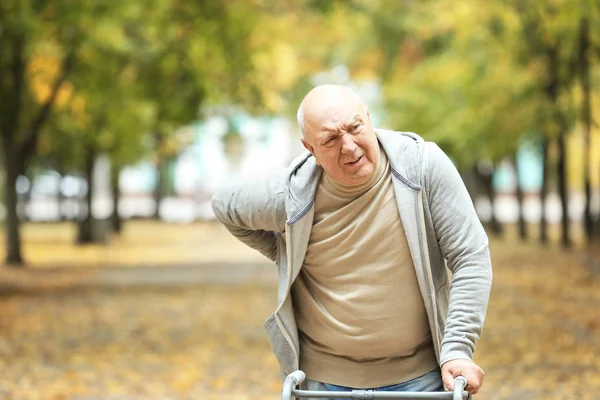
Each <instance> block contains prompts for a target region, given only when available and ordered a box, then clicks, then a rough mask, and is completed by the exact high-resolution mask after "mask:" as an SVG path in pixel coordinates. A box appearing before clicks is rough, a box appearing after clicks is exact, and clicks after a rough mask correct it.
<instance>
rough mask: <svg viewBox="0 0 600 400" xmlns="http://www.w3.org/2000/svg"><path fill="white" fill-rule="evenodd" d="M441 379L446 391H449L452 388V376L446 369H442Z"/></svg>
mask: <svg viewBox="0 0 600 400" xmlns="http://www.w3.org/2000/svg"><path fill="white" fill-rule="evenodd" d="M458 375H459V374H457V376H458ZM442 381H443V382H444V387H445V388H446V389H447V390H448V391H450V392H451V391H453V390H454V376H453V375H452V373H450V372H449V371H448V370H443V371H442Z"/></svg>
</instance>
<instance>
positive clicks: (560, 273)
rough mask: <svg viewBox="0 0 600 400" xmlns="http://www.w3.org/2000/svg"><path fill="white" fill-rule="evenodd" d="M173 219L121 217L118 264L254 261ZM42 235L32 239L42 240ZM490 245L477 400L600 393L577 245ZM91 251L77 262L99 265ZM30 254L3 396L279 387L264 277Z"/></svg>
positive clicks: (597, 321)
mask: <svg viewBox="0 0 600 400" xmlns="http://www.w3.org/2000/svg"><path fill="white" fill-rule="evenodd" d="M151 227H152V229H149V228H151ZM176 228H177V227H163V226H155V225H154V226H153V225H148V224H142V225H134V226H133V227H130V228H128V229H129V230H128V231H127V233H126V235H125V236H124V238H123V239H120V240H121V241H123V242H125V241H129V243H130V244H131V245H132V249H134V250H133V251H134V254H131V255H128V257H129V258H128V260H130V261H129V263H123V262H121V263H118V264H119V265H127V266H125V267H123V268H131V266H135V265H152V264H153V261H156V260H155V259H156V257H157V254H159V253H160V254H162V257H161V258H159V259H158V263H159V264H162V265H168V257H167V255H168V254H169V253H171V252H173V253H178V252H183V251H188V252H192V253H194V254H175V255H174V257H173V258H174V259H175V261H176V263H178V264H181V263H184V262H186V263H188V262H189V263H190V268H208V266H210V265H212V263H214V262H216V260H218V259H219V257H218V253H216V252H215V251H214V248H227V249H228V252H227V253H226V254H225V255H223V256H222V259H224V260H226V261H227V262H233V261H235V260H236V259H237V260H238V261H239V262H240V266H239V267H230V268H231V271H230V273H231V274H232V275H233V274H238V273H239V272H238V271H240V268H244V267H245V265H242V264H247V263H248V261H249V260H250V261H252V262H255V261H256V260H259V259H258V258H253V257H255V256H254V255H251V254H250V253H248V252H246V250H245V249H243V248H241V247H239V245H238V244H237V242H235V241H234V240H231V239H230V238H229V237H228V236H227V235H225V234H224V232H223V231H222V230H221V229H220V228H219V227H218V226H215V225H195V226H192V227H179V229H176ZM30 229H33V228H31V227H30ZM44 229H46V230H47V232H52V230H51V229H49V227H45V228H44ZM54 229H55V230H57V231H58V232H59V234H58V236H57V237H58V238H59V239H56V238H55V239H54V241H55V242H54V246H55V247H57V248H62V247H64V248H65V249H67V248H68V247H69V246H68V241H67V239H70V238H69V237H68V235H64V232H63V233H60V232H61V231H60V230H61V229H63V228H62V227H56V226H55V227H54ZM33 231H34V230H32V232H33ZM36 232H37V231H36ZM148 232H152V233H148ZM207 232H208V234H207ZM37 233H38V234H39V236H38V237H36V238H35V240H34V241H35V243H38V244H42V243H44V238H45V236H44V235H42V234H40V233H39V232H37ZM61 235H63V236H64V239H60V238H61V237H63V236H61ZM31 237H32V236H31V234H29V236H28V240H31ZM46 239H47V238H46ZM195 239H197V240H195ZM144 243H147V246H146V247H148V250H147V251H146V252H144V251H142V248H143V247H144V246H143V244H144ZM192 244H193V245H192ZM29 245H31V241H30V242H29ZM116 246H117V250H116V251H121V252H122V254H125V253H126V246H125V245H122V244H119V243H117V244H116ZM119 246H122V247H121V248H119ZM169 246H171V247H169ZM157 247H159V248H160V250H157ZM135 249H137V250H135ZM184 249H187V250H184ZM205 249H207V250H206V251H207V253H208V254H209V255H210V257H208V258H207V259H203V258H202V255H201V254H202V252H203V251H205ZM211 249H213V250H211ZM84 250H85V248H84V249H76V250H73V251H74V252H77V251H84ZM33 251H34V252H35V251H40V252H45V251H48V249H47V248H45V247H44V246H41V247H36V248H34V250H33ZM61 251H62V250H61ZM64 251H65V252H67V250H64ZM94 251H96V253H95V256H94V257H96V258H97V259H106V258H110V257H111V256H108V255H106V254H104V253H103V252H111V251H115V250H114V249H113V248H112V246H105V247H97V248H95V249H94ZM163 252H166V253H165V254H163ZM492 252H493V258H494V270H495V275H494V289H493V293H492V298H491V301H490V308H489V311H488V319H487V323H486V326H485V330H484V333H483V338H482V340H481V341H480V344H479V346H478V350H477V354H476V360H477V361H478V362H479V363H480V365H482V367H483V368H484V369H485V371H486V378H485V384H484V389H483V390H482V392H480V395H477V397H476V398H479V399H512V398H520V399H598V398H600V395H598V393H600V280H599V279H596V280H593V279H591V278H590V277H589V276H588V275H587V274H586V272H585V269H584V268H583V263H582V258H581V256H580V255H577V254H566V253H563V252H561V251H558V250H554V249H549V250H548V249H546V250H541V249H539V248H537V247H535V246H529V245H520V244H516V243H515V242H514V241H506V242H505V241H493V242H492ZM65 254H66V253H65ZM32 255H33V257H34V260H43V257H42V256H41V255H40V254H32ZM35 257H37V258H35ZM76 257H77V255H75V256H73V257H72V258H71V262H70V264H69V265H71V264H73V263H77V261H76V260H77V258H76ZM112 257H114V254H113V255H112ZM236 257H237V258H236ZM153 258H155V259H153ZM30 259H31V258H30ZM92 259H93V257H91V256H90V257H89V258H87V259H86V258H85V257H84V258H82V261H81V265H82V266H85V265H89V266H94V265H95V266H98V265H102V264H101V263H99V262H96V261H93V262H92V261H90V260H92ZM73 260H75V261H73ZM33 264H34V267H32V268H30V270H28V271H21V272H15V271H13V270H7V269H2V270H0V274H1V275H0V289H2V290H3V291H4V294H3V295H2V296H0V400H8V399H10V400H17V399H18V400H22V399H23V400H27V399H32V400H33V399H40V400H42V399H43V400H58V399H64V400H67V399H72V400H96V399H98V400H99V399H108V400H117V399H118V400H124V399H277V398H278V392H279V389H280V382H279V376H278V372H277V366H276V362H275V360H274V357H273V356H272V355H271V352H270V350H269V348H268V344H267V342H266V338H265V336H264V334H263V330H262V322H263V321H264V320H265V319H266V318H267V316H268V315H269V314H270V312H271V311H272V309H273V308H274V306H275V297H276V292H275V288H274V286H272V285H271V284H268V283H264V282H263V283H261V284H258V283H256V282H255V283H245V284H241V285H240V284H235V285H234V284H231V285H228V284H220V285H215V284H206V283H205V284H203V283H197V282H195V281H193V280H191V281H189V282H186V283H185V284H183V285H179V284H173V283H170V284H169V285H164V286H161V287H158V286H140V285H135V286H128V285H114V284H113V285H111V286H98V285H96V284H94V274H96V269H94V268H78V269H76V270H74V269H72V268H57V267H58V266H60V265H59V263H46V264H43V263H33ZM49 265H52V268H50V267H49ZM265 268H271V266H269V265H266V266H265ZM140 273H144V274H148V273H152V270H151V269H150V270H149V269H145V270H142V269H140ZM174 273H178V272H177V271H176V270H175V269H174ZM201 277H202V279H204V278H205V277H206V276H205V275H201ZM186 279H187V278H186Z"/></svg>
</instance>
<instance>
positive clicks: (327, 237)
mask: <svg viewBox="0 0 600 400" xmlns="http://www.w3.org/2000/svg"><path fill="white" fill-rule="evenodd" d="M380 154H381V158H380V162H379V165H378V168H377V170H376V171H375V173H374V174H373V176H372V178H371V179H370V180H369V182H366V183H365V184H363V185H360V186H356V187H344V186H342V185H339V184H337V183H336V182H333V181H331V180H330V179H328V177H327V175H326V174H325V173H323V177H322V179H321V181H320V182H319V186H318V188H317V194H316V199H315V217H314V222H313V227H312V231H311V235H310V239H309V244H308V249H307V252H306V257H305V260H304V265H303V267H302V270H301V271H300V274H299V275H298V278H297V279H296V281H295V282H294V284H293V286H292V296H293V302H294V309H295V316H296V321H297V324H298V331H299V336H300V368H301V369H302V370H303V371H304V372H305V373H306V375H307V377H308V378H309V379H312V380H316V381H320V382H326V383H331V384H336V385H342V386H350V387H358V388H373V387H381V386H387V385H393V384H397V383H401V382H405V381H408V380H411V379H414V378H416V377H419V376H421V375H423V374H425V373H427V372H429V371H431V370H433V369H435V368H436V367H437V366H438V365H437V361H436V357H435V352H434V349H433V344H432V341H431V333H430V330H429V325H428V322H427V316H426V311H425V306H424V303H423V298H422V296H421V293H420V290H419V286H418V283H417V278H416V274H415V270H414V266H413V262H412V259H411V255H410V252H409V248H408V244H407V241H406V237H405V233H404V230H403V227H402V222H401V220H400V216H399V214H398V208H397V204H396V199H395V196H394V189H393V185H392V176H391V168H390V164H389V162H388V160H387V158H386V156H385V152H384V151H382V150H380Z"/></svg>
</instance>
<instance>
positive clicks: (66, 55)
mask: <svg viewBox="0 0 600 400" xmlns="http://www.w3.org/2000/svg"><path fill="white" fill-rule="evenodd" d="M102 5H103V4H102V3H101V2H91V1H87V2H79V3H78V4H77V6H73V5H72V4H63V3H61V2H49V1H41V2H39V1H36V2H34V1H30V0H25V1H16V0H7V1H4V2H2V4H1V5H0V24H1V25H2V27H3V28H2V34H1V36H0V51H1V54H2V58H1V59H0V98H2V99H3V100H4V99H7V100H8V101H6V100H4V101H3V102H2V104H1V105H0V107H1V111H0V136H1V137H2V155H3V157H2V162H3V164H4V173H5V183H6V190H5V206H6V224H5V227H6V228H5V229H6V239H7V257H6V263H7V264H9V265H13V266H21V265H23V257H22V254H21V242H20V230H19V220H18V217H17V213H16V205H17V198H16V191H15V183H16V180H17V177H18V176H19V175H22V174H24V173H25V171H26V169H27V166H28V165H29V163H30V161H31V158H32V156H33V155H34V153H35V150H36V146H37V143H38V140H39V135H40V132H41V130H42V128H43V126H44V125H45V124H46V122H47V121H48V117H49V115H50V113H51V111H52V109H53V108H54V107H55V106H56V104H57V103H60V102H61V101H62V99H63V98H64V97H66V96H68V93H69V91H70V88H69V84H68V76H69V74H70V73H71V71H72V69H73V66H74V63H75V61H76V58H77V54H78V52H79V50H80V47H81V46H82V45H83V44H84V42H85V40H86V31H87V29H89V27H90V26H93V24H94V23H98V22H99V21H102V18H103V13H102Z"/></svg>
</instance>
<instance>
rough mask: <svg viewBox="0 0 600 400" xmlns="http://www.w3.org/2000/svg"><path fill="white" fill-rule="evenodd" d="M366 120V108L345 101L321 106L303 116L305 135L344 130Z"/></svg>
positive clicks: (359, 104)
mask: <svg viewBox="0 0 600 400" xmlns="http://www.w3.org/2000/svg"><path fill="white" fill-rule="evenodd" d="M365 119H366V108H365V106H364V105H363V104H362V103H360V102H355V101H345V102H338V103H330V104H323V105H321V107H319V108H317V107H315V108H312V109H311V110H310V112H309V113H307V114H306V115H305V131H306V132H305V133H306V135H311V134H319V133H321V132H327V131H332V130H333V131H335V130H340V129H346V128H347V127H349V126H352V125H355V124H357V123H363V122H364V121H365Z"/></svg>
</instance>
